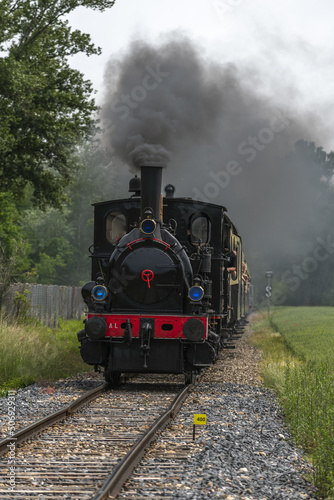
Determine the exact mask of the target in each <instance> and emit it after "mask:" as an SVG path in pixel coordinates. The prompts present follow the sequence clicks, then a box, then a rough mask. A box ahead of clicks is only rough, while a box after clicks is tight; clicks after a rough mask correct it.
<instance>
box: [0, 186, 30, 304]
mask: <svg viewBox="0 0 334 500" xmlns="http://www.w3.org/2000/svg"><path fill="white" fill-rule="evenodd" d="M0 221H1V224H0V284H1V286H0V305H1V298H2V295H3V294H4V293H5V292H6V290H7V289H8V287H9V285H10V283H11V281H12V280H13V279H17V278H18V277H19V276H20V275H21V274H22V273H23V272H24V271H26V270H27V269H28V268H29V265H30V262H29V259H28V252H29V250H30V247H29V245H28V244H27V243H26V242H25V241H24V239H23V233H22V228H21V227H20V225H19V214H18V211H17V209H16V206H15V203H14V200H13V196H12V195H11V194H10V193H0Z"/></svg>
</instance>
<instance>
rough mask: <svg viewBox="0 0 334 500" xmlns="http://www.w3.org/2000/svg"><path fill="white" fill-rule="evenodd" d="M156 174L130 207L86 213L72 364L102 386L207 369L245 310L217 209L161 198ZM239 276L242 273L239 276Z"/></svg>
mask: <svg viewBox="0 0 334 500" xmlns="http://www.w3.org/2000/svg"><path fill="white" fill-rule="evenodd" d="M161 180H162V167H160V166H152V165H144V166H142V167H141V178H140V179H139V178H138V177H135V178H133V179H131V180H130V186H129V191H130V193H131V195H130V197H129V198H127V199H121V200H113V201H107V202H102V203H96V204H95V205H94V244H93V247H92V249H91V257H92V279H91V281H89V282H88V283H86V284H85V285H84V286H83V288H82V296H83V300H84V301H85V303H86V305H87V308H88V314H87V319H86V320H85V326H84V329H83V330H81V331H80V332H79V333H78V339H79V341H80V343H81V348H80V349H81V355H82V358H83V360H84V361H85V362H86V363H88V364H89V365H93V366H94V367H95V369H96V370H98V369H100V368H101V367H102V368H103V369H104V375H105V378H106V380H107V381H113V382H117V381H118V380H119V377H120V374H121V373H126V372H129V373H134V372H144V373H178V374H185V377H186V381H190V380H191V378H192V376H193V375H194V373H196V372H198V371H199V370H200V369H201V368H203V367H206V366H210V365H211V364H212V363H214V361H215V359H216V356H217V354H218V352H219V350H220V349H221V348H222V347H224V344H225V343H226V341H227V339H228V338H229V336H230V335H231V334H232V332H233V330H234V328H235V327H236V325H237V324H238V321H240V319H241V318H243V317H244V316H245V314H246V310H247V288H248V285H249V274H248V276H247V274H246V272H245V265H246V264H245V259H244V251H243V246H242V239H241V237H240V235H239V233H238V231H237V229H236V227H235V225H234V224H233V223H232V221H231V220H230V218H229V217H228V216H227V214H226V208H225V207H223V206H220V205H215V204H211V203H204V202H201V201H194V200H192V199H190V198H177V197H175V190H174V187H173V186H172V185H168V186H166V188H165V196H164V197H162V195H161ZM247 272H248V271H247Z"/></svg>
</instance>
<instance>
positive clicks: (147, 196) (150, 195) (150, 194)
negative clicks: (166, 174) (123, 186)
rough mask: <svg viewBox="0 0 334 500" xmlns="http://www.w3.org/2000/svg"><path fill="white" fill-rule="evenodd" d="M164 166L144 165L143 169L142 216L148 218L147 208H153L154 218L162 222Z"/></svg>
mask: <svg viewBox="0 0 334 500" xmlns="http://www.w3.org/2000/svg"><path fill="white" fill-rule="evenodd" d="M162 168H163V167H162V166H153V165H147V166H146V165H142V166H141V167H140V169H141V218H142V220H143V219H145V218H147V214H145V210H146V209H151V210H152V218H153V219H155V220H156V221H157V222H160V219H161V218H160V207H161V181H162Z"/></svg>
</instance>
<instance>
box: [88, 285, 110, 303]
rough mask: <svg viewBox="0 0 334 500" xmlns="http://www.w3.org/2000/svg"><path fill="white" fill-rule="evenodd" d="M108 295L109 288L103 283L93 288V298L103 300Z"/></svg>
mask: <svg viewBox="0 0 334 500" xmlns="http://www.w3.org/2000/svg"><path fill="white" fill-rule="evenodd" d="M107 295H108V290H107V288H106V287H105V286H103V285H96V286H95V287H94V288H93V290H92V297H93V299H95V300H98V301H99V302H100V301H101V300H104V299H105V298H106V296H107Z"/></svg>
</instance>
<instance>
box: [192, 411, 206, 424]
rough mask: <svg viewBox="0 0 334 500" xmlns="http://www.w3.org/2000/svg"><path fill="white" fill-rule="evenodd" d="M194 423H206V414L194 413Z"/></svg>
mask: <svg viewBox="0 0 334 500" xmlns="http://www.w3.org/2000/svg"><path fill="white" fill-rule="evenodd" d="M194 425H206V415H205V414H204V415H201V414H198V413H195V415H194Z"/></svg>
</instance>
